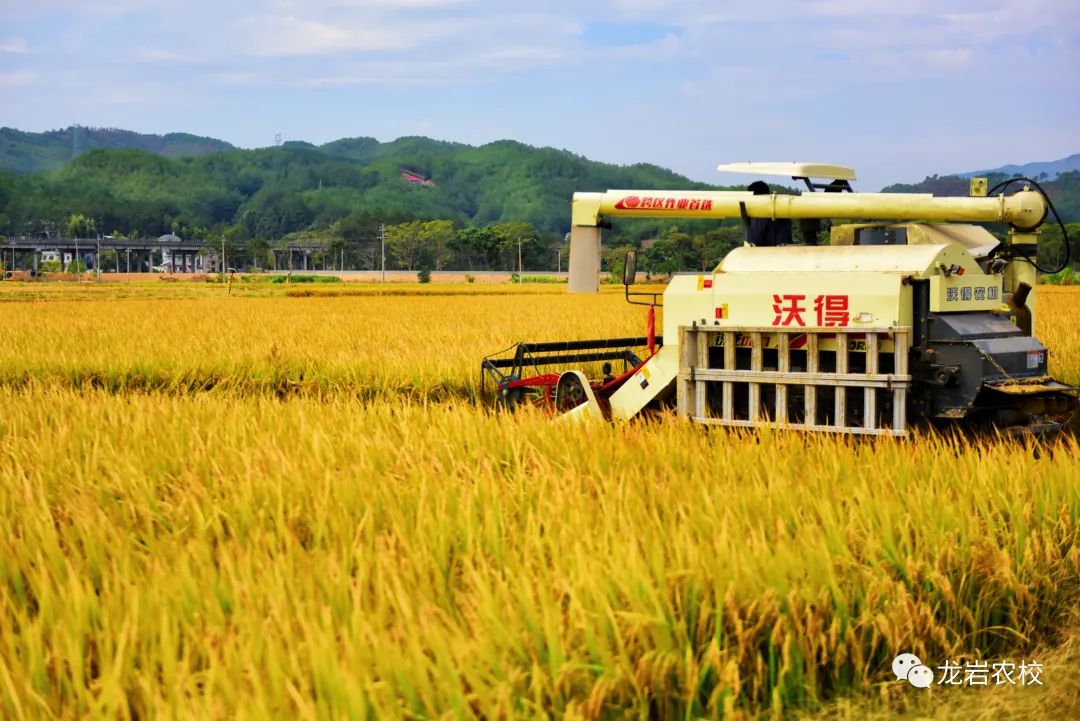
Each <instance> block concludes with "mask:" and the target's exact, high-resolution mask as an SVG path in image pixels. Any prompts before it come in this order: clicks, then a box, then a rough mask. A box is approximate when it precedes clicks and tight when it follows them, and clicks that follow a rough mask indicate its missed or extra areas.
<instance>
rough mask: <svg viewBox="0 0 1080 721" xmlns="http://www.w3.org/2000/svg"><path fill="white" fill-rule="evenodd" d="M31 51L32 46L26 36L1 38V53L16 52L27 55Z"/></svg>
mask: <svg viewBox="0 0 1080 721" xmlns="http://www.w3.org/2000/svg"><path fill="white" fill-rule="evenodd" d="M28 52H30V47H29V46H28V45H27V44H26V40H25V39H24V38H4V39H2V40H0V53H14V54H16V55H25V54H26V53H28Z"/></svg>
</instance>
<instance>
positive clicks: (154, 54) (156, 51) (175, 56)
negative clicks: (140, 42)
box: [136, 48, 184, 62]
mask: <svg viewBox="0 0 1080 721" xmlns="http://www.w3.org/2000/svg"><path fill="white" fill-rule="evenodd" d="M136 58H137V59H139V60H144V61H146V62H170V61H174V60H182V59H183V58H184V56H183V55H181V54H180V53H178V52H174V51H172V50H165V49H163V48H144V49H142V50H140V51H139V52H138V53H137V54H136Z"/></svg>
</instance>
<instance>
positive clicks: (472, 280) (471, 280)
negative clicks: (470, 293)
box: [465, 273, 476, 283]
mask: <svg viewBox="0 0 1080 721" xmlns="http://www.w3.org/2000/svg"><path fill="white" fill-rule="evenodd" d="M465 282H466V283H475V282H476V276H475V275H473V274H472V273H466V274H465Z"/></svg>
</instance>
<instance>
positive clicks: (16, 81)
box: [0, 69, 38, 87]
mask: <svg viewBox="0 0 1080 721" xmlns="http://www.w3.org/2000/svg"><path fill="white" fill-rule="evenodd" d="M37 78H38V76H37V73H35V72H33V71H31V70H25V69H24V70H16V71H15V72H12V73H0V87H19V86H26V85H33V84H34V83H35V82H36V81H37Z"/></svg>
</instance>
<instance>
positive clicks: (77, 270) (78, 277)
mask: <svg viewBox="0 0 1080 721" xmlns="http://www.w3.org/2000/svg"><path fill="white" fill-rule="evenodd" d="M75 280H82V270H81V269H80V267H79V234H78V233H75Z"/></svg>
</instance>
